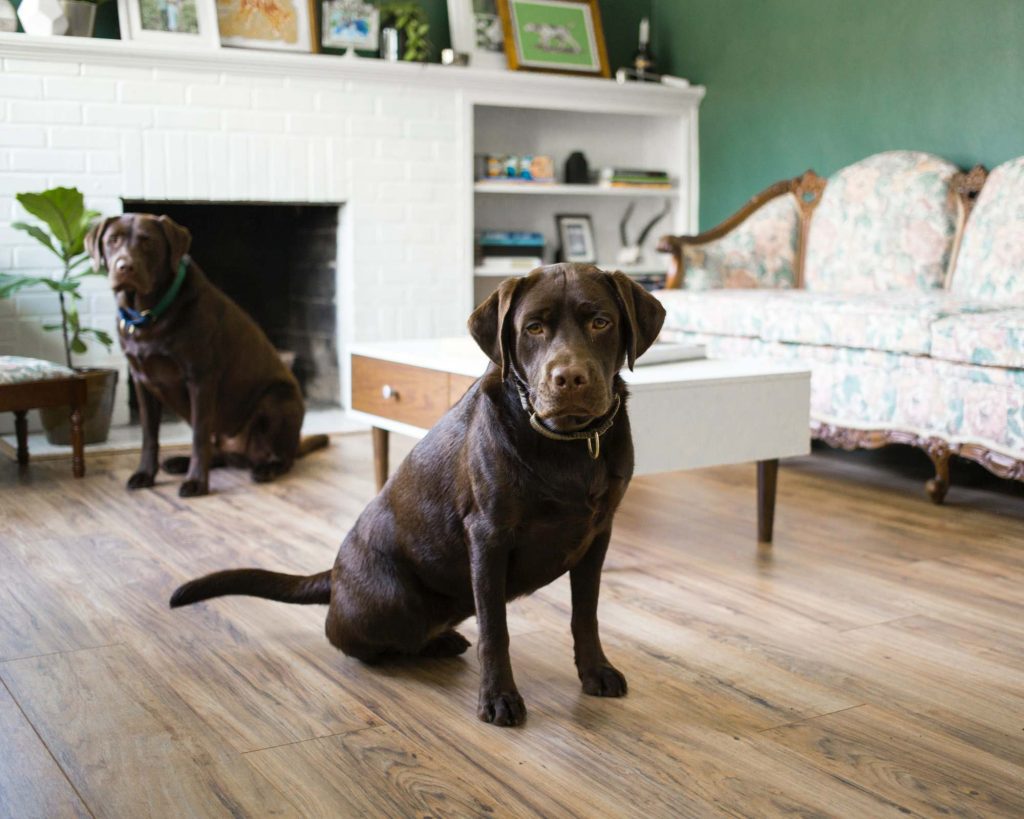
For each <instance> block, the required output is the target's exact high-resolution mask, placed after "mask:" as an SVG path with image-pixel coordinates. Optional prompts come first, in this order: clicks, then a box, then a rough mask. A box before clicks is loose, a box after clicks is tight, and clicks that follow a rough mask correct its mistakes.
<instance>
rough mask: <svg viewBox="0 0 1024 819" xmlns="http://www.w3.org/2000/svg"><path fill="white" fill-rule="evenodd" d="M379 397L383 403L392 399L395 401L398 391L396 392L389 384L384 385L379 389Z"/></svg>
mask: <svg viewBox="0 0 1024 819" xmlns="http://www.w3.org/2000/svg"><path fill="white" fill-rule="evenodd" d="M380 396H381V398H383V399H384V400H385V401H390V400H391V399H392V398H394V399H395V400H396V401H397V400H398V390H396V389H395V388H394V387H392V386H391V385H390V384H385V385H384V386H383V387H381V388H380Z"/></svg>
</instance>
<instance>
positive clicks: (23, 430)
mask: <svg viewBox="0 0 1024 819" xmlns="http://www.w3.org/2000/svg"><path fill="white" fill-rule="evenodd" d="M26 415H28V410H15V411H14V434H15V436H16V437H17V439H18V463H19V464H21V465H22V466H27V465H28V420H27V419H26V417H25V416H26Z"/></svg>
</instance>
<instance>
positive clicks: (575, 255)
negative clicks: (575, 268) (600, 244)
mask: <svg viewBox="0 0 1024 819" xmlns="http://www.w3.org/2000/svg"><path fill="white" fill-rule="evenodd" d="M555 225H556V227H557V228H558V242H559V247H560V250H559V256H561V259H560V261H563V262H580V263H581V264H596V263H597V245H596V244H595V243H594V227H593V225H592V224H591V222H590V217H589V216H588V215H586V214H573V213H559V214H557V215H556V216H555Z"/></svg>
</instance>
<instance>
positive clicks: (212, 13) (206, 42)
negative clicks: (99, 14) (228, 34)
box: [117, 0, 220, 48]
mask: <svg viewBox="0 0 1024 819" xmlns="http://www.w3.org/2000/svg"><path fill="white" fill-rule="evenodd" d="M117 15H118V19H119V20H120V21H121V39H122V40H131V41H134V42H140V43H159V44H161V45H173V46H178V47H180V48H217V47H218V46H219V45H220V38H219V36H218V34H217V8H216V6H215V5H214V0H117Z"/></svg>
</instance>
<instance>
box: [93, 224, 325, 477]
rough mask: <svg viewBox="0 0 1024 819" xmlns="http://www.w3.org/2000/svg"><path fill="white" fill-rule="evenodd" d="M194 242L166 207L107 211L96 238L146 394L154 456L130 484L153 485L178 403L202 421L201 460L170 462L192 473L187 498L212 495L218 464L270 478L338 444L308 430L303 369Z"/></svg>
mask: <svg viewBox="0 0 1024 819" xmlns="http://www.w3.org/2000/svg"><path fill="white" fill-rule="evenodd" d="M191 242H192V236H191V234H190V233H189V232H188V231H187V230H186V229H185V228H183V227H181V225H178V224H176V223H175V222H173V221H172V220H171V219H169V218H167V217H166V216H151V215H149V214H141V213H139V214H126V215H124V216H118V217H111V218H109V219H105V220H103V221H102V222H100V223H99V224H97V225H96V227H94V228H93V229H92V230H91V231H90V232H89V235H88V236H87V237H86V240H85V244H86V249H87V250H88V251H89V254H90V255H91V256H92V260H93V264H94V265H96V267H97V269H101V268H103V267H105V268H106V269H107V270H108V272H109V278H110V286H111V287H112V288H113V290H114V293H115V295H116V297H117V304H118V312H119V314H120V317H121V320H120V321H119V322H118V328H119V333H118V335H119V337H120V340H121V348H122V349H123V350H124V352H125V355H126V356H127V357H128V365H129V367H130V369H131V373H132V378H133V379H134V381H135V387H136V391H137V394H138V399H139V416H140V420H141V422H142V457H141V460H140V461H139V468H138V469H137V470H136V471H135V474H134V475H132V476H131V478H129V479H128V488H129V489H139V488H141V487H145V486H153V482H154V478H155V477H156V472H157V466H158V456H159V446H160V444H159V432H160V415H161V412H162V409H163V405H167V406H168V407H170V408H171V409H172V410H173V411H174V412H176V413H177V414H178V415H179V416H181V417H182V418H184V419H186V420H187V421H189V423H190V424H191V425H192V456H191V458H184V457H181V458H169V459H167V460H166V461H165V462H164V469H165V470H167V471H168V472H172V473H182V472H186V471H187V474H186V475H185V482H184V483H183V484H182V485H181V489H180V490H179V493H178V494H180V495H181V496H182V497H192V496H195V495H205V494H207V492H208V491H209V471H210V467H211V466H218V465H221V464H224V463H231V464H232V465H239V466H245V467H248V468H249V469H251V470H252V477H253V480H255V481H269V480H273V479H274V478H275V477H277V476H278V475H281V474H282V473H284V472H287V471H288V470H289V469H290V468H291V466H292V463H293V462H294V460H295V458H296V457H301V456H302V455H305V454H307V453H308V452H311V451H313V450H315V449H319V448H320V447H323V446H326V445H327V436H326V435H314V436H310V437H309V438H306V439H302V438H301V437H300V432H301V430H302V419H303V416H304V415H305V406H304V404H303V401H302V393H301V391H300V390H299V384H298V382H297V381H296V380H295V376H293V375H292V374H291V372H289V370H288V369H287V368H286V367H285V366H284V364H283V363H282V362H281V359H280V358H279V357H278V354H277V352H276V351H275V350H274V347H273V345H272V344H271V343H270V340H269V339H268V338H267V337H266V336H265V335H264V334H263V331H262V330H261V329H260V328H259V326H257V324H256V322H254V321H253V320H252V319H251V318H250V317H249V316H248V315H247V314H246V313H245V312H244V311H243V310H242V309H241V308H240V307H239V306H238V305H237V304H235V303H234V302H233V301H231V299H229V298H228V297H227V296H225V295H224V294H223V293H222V292H221V291H220V290H218V289H217V288H216V287H214V286H213V285H212V284H211V283H210V281H209V280H208V279H207V278H206V276H205V275H204V274H203V271H202V270H200V269H199V267H198V266H197V265H196V263H195V262H193V261H192V260H191V259H190V258H189V256H188V249H189V245H190V244H191Z"/></svg>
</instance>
